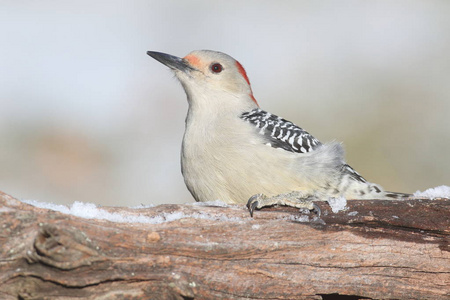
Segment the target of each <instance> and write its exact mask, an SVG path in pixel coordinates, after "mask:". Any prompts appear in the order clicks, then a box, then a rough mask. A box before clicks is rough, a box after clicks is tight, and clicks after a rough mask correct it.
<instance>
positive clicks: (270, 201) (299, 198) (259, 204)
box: [247, 192, 321, 217]
mask: <svg viewBox="0 0 450 300" xmlns="http://www.w3.org/2000/svg"><path fill="white" fill-rule="evenodd" d="M313 200H317V198H316V197H315V196H314V195H311V194H304V193H302V192H291V193H287V194H280V195H277V196H273V197H267V196H266V195H263V194H256V195H253V196H252V197H250V199H248V202H247V208H248V211H249V212H250V216H251V217H253V211H254V210H255V209H261V208H263V207H268V206H273V205H284V206H291V207H295V208H306V209H309V210H311V211H314V212H315V213H316V214H317V215H318V216H319V217H320V214H321V211H320V208H319V206H317V205H316V204H314V203H313Z"/></svg>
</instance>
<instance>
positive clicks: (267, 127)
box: [241, 108, 321, 153]
mask: <svg viewBox="0 0 450 300" xmlns="http://www.w3.org/2000/svg"><path fill="white" fill-rule="evenodd" d="M241 118H242V119H243V120H244V121H247V122H249V123H250V124H252V125H253V126H255V127H256V128H257V129H259V133H260V134H261V135H263V136H264V138H265V139H266V141H267V144H268V145H270V146H272V147H274V148H282V149H284V150H286V151H290V152H297V153H307V152H311V151H313V150H314V149H315V148H317V147H318V146H320V145H321V143H320V142H319V140H317V139H316V138H315V137H313V136H312V135H310V134H309V133H308V132H306V131H305V130H303V129H302V128H300V127H298V126H297V125H295V124H294V123H292V122H289V121H287V120H285V119H282V118H280V117H278V116H276V115H272V114H270V113H268V112H266V111H264V110H261V109H259V108H256V109H254V110H252V111H249V112H246V113H243V114H242V115H241Z"/></svg>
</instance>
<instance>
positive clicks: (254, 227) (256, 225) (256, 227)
mask: <svg viewBox="0 0 450 300" xmlns="http://www.w3.org/2000/svg"><path fill="white" fill-rule="evenodd" d="M260 227H261V226H260V225H258V224H254V225H252V229H259V228H260Z"/></svg>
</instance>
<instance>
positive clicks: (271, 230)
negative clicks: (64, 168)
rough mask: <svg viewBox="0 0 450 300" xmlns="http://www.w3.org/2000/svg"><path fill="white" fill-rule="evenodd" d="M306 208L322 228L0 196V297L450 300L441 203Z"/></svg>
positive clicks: (447, 220)
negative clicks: (64, 207) (50, 204)
mask: <svg viewBox="0 0 450 300" xmlns="http://www.w3.org/2000/svg"><path fill="white" fill-rule="evenodd" d="M316 204H317V205H318V206H319V207H320V208H321V210H322V215H321V216H320V218H319V217H318V216H317V215H314V214H307V213H303V214H302V213H299V212H298V210H296V209H292V208H288V207H274V208H269V209H263V210H259V211H256V212H255V215H254V218H250V216H249V213H248V211H247V209H246V208H245V207H244V206H243V205H242V206H223V205H222V206H214V205H215V204H214V203H210V204H185V205H159V206H155V207H143V208H138V209H136V208H123V207H100V208H99V207H95V206H93V205H83V204H80V203H79V204H78V208H77V209H75V208H74V207H72V208H71V210H69V209H68V211H67V212H69V213H72V214H64V213H61V212H59V211H54V210H50V209H45V208H39V207H35V206H32V205H28V204H26V203H23V202H21V201H19V200H17V199H14V198H13V197H11V196H9V195H7V194H4V193H1V192H0V245H1V250H0V298H1V299H80V298H82V299H381V298H382V299H424V298H426V299H444V298H447V299H448V298H450V246H449V241H450V239H449V235H450V201H449V200H448V199H434V200H427V199H411V200H404V201H381V200H364V201H356V200H352V201H348V202H347V208H346V209H345V210H341V211H339V212H338V213H333V212H332V211H331V208H330V206H329V205H328V204H327V203H326V202H316ZM83 211H84V213H83ZM73 214H75V215H77V214H78V215H79V216H83V217H77V216H75V215H73ZM90 217H91V218H90Z"/></svg>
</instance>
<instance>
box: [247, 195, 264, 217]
mask: <svg viewBox="0 0 450 300" xmlns="http://www.w3.org/2000/svg"><path fill="white" fill-rule="evenodd" d="M262 196H263V195H262V194H256V195H253V196H251V197H250V199H248V202H247V208H248V211H249V213H250V217H252V218H253V211H254V210H255V209H256V208H258V204H259V201H258V200H259V199H260V198H261V197H262Z"/></svg>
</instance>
